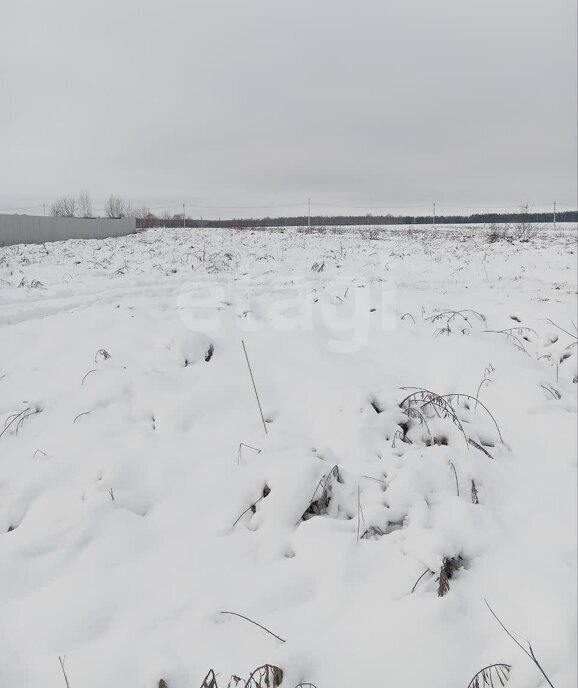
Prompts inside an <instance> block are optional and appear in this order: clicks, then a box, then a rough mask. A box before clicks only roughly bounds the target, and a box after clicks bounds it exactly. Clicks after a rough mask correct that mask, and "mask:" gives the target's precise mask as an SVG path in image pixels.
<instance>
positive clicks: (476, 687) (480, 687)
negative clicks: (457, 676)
mask: <svg viewBox="0 0 578 688" xmlns="http://www.w3.org/2000/svg"><path fill="white" fill-rule="evenodd" d="M511 668H512V667H511V666H510V665H509V664H504V663H503V662H500V663H498V664H489V665H488V666H486V667H484V668H483V669H480V671H478V673H477V674H476V675H475V676H474V678H473V679H472V680H471V681H470V682H469V683H468V688H486V686H490V688H494V686H497V685H498V684H497V682H496V683H494V679H496V681H499V682H500V685H501V686H505V685H506V683H507V682H508V680H509V678H510V669H511Z"/></svg>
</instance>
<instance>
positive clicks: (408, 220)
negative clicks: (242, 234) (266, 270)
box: [136, 210, 578, 229]
mask: <svg viewBox="0 0 578 688" xmlns="http://www.w3.org/2000/svg"><path fill="white" fill-rule="evenodd" d="M553 220H554V217H553V214H552V212H548V213H477V214H474V215H438V216H436V220H435V223H436V225H449V224H482V223H484V224H491V223H513V224H517V223H520V222H538V223H551V222H553ZM556 222H578V211H576V210H567V211H563V212H558V213H556ZM183 224H184V225H185V226H186V227H233V228H239V229H241V228H251V227H254V228H260V227H307V224H308V218H307V216H306V215H302V216H299V217H262V218H257V219H254V218H238V219H233V220H193V219H190V218H187V219H185V220H184V221H183V216H182V215H180V216H179V215H176V216H173V217H172V218H170V219H169V218H157V217H151V216H149V217H137V218H136V226H137V228H139V229H148V228H150V227H182V226H183ZM431 224H432V217H431V216H430V217H426V216H423V215H421V216H416V215H315V216H313V215H312V216H311V226H312V227H331V226H348V225H370V226H377V225H431Z"/></svg>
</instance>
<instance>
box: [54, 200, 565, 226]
mask: <svg viewBox="0 0 578 688" xmlns="http://www.w3.org/2000/svg"><path fill="white" fill-rule="evenodd" d="M555 207H556V204H555V203H554V208H555ZM42 212H43V213H44V217H46V203H43V204H42ZM554 217H556V211H554ZM554 224H556V220H554Z"/></svg>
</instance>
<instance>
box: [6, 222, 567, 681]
mask: <svg viewBox="0 0 578 688" xmlns="http://www.w3.org/2000/svg"><path fill="white" fill-rule="evenodd" d="M575 239H576V234H575V228H573V227H566V228H563V229H558V230H551V229H550V230H548V231H542V232H540V233H539V234H538V235H537V236H535V237H533V238H532V239H531V240H530V241H526V242H520V241H498V242H496V243H488V240H487V230H486V229H485V228H482V227H469V228H467V227H448V228H439V229H437V230H433V229H424V230H414V229H411V228H399V229H395V230H387V229H384V230H379V231H370V230H362V229H356V228H352V229H348V230H347V231H338V232H333V231H330V230H323V231H315V232H312V233H305V232H299V231H233V230H223V231H221V230H201V229H199V230H191V231H186V232H184V231H179V230H167V229H157V230H149V231H146V232H143V233H140V234H138V235H134V236H128V237H122V238H115V239H106V240H101V241H96V240H86V241H75V240H71V241H67V242H58V243H53V244H46V245H26V246H25V245H18V246H11V247H6V248H3V249H0V305H1V309H0V328H1V329H0V342H1V345H0V350H1V358H0V433H1V436H0V638H1V642H0V686H2V688H3V687H4V686H6V688H7V687H8V686H14V687H17V688H62V687H63V686H64V685H65V683H64V676H63V674H62V670H61V667H60V664H59V661H58V657H66V660H65V669H66V673H67V676H68V680H69V682H70V686H71V688H103V687H104V686H107V687H117V686H118V687H119V688H157V686H159V681H160V679H161V678H162V679H163V680H164V681H165V682H166V685H167V686H168V687H169V688H198V687H199V686H200V685H201V683H202V680H203V677H204V676H205V675H206V674H207V672H208V670H209V669H213V670H214V671H215V673H216V675H217V681H218V682H219V686H222V687H223V688H224V687H225V686H227V683H228V680H229V677H230V676H231V675H232V674H235V675H238V676H243V677H247V676H248V675H249V674H250V672H251V671H252V670H253V669H255V668H256V667H258V666H260V665H262V664H265V663H270V664H272V665H275V666H278V667H280V668H281V669H282V670H283V672H284V679H283V686H287V687H288V688H293V686H295V685H297V684H298V683H300V682H311V683H313V684H314V685H315V686H317V687H318V688H346V687H347V688H366V687H372V688H373V687H375V688H385V687H386V686H403V687H406V688H411V687H413V686H416V687H417V686H427V687H428V688H438V687H439V688H448V687H450V686H451V687H456V688H461V687H463V688H466V687H467V686H468V683H469V681H470V680H471V679H472V677H473V676H474V675H475V674H476V672H477V671H479V670H480V669H481V668H482V667H484V666H486V665H489V664H493V663H496V662H504V663H507V664H509V665H511V667H512V669H511V673H510V680H509V683H508V687H509V688H539V687H540V686H546V685H547V684H546V682H545V680H544V677H543V676H542V675H541V674H540V672H539V671H538V670H537V668H536V666H535V665H534V664H533V663H532V662H531V661H530V660H529V659H528V657H526V655H524V654H523V653H522V651H521V650H520V649H519V648H518V647H516V645H515V644H514V643H513V642H512V640H511V639H510V638H509V637H508V636H507V635H506V633H504V631H503V630H502V629H501V628H500V626H499V625H498V623H497V622H496V620H495V619H494V618H493V617H492V615H491V614H490V612H489V610H488V608H487V606H486V604H485V602H484V600H487V601H488V602H489V603H490V605H491V606H492V608H493V610H494V611H495V612H496V614H497V615H498V616H499V618H500V619H501V620H502V621H503V623H504V624H505V625H506V626H507V627H508V628H509V629H510V630H512V631H515V632H516V633H518V634H519V636H520V637H521V638H522V639H528V640H529V641H530V642H531V643H532V647H533V649H534V652H535V653H536V656H537V657H538V659H539V661H540V663H541V665H542V667H543V668H544V670H545V671H546V673H547V674H548V677H549V679H550V680H551V681H552V683H553V685H555V686H556V687H557V688H563V687H569V686H573V685H576V682H577V677H576V479H577V476H576V464H577V457H576V426H575V424H576V409H577V399H576V388H577V385H576V383H575V380H576V375H577V358H578V356H577V348H578V347H577V346H576V334H575V324H574V323H575V317H576V243H575ZM573 321H574V322H573ZM242 341H243V342H244V343H245V346H246V350H247V354H248V357H249V361H250V363H251V368H252V372H253V376H254V380H255V385H256V388H257V390H258V393H259V399H260V404H261V407H262V412H263V418H262V417H261V414H260V410H259V407H258V405H257V400H256V398H255V393H254V390H253V385H252V381H251V377H250V374H249V369H248V367H247V361H246V359H245V355H244V351H243V347H242V343H241V342H242ZM406 388H408V389H406ZM424 390H427V391H424ZM457 395H461V396H457ZM476 400H477V401H476ZM263 421H264V424H263ZM264 427H265V428H266V430H267V432H265V429H264ZM422 574H423V575H422ZM440 575H441V577H442V580H441V581H440ZM418 579H419V580H418ZM441 592H444V593H445V594H443V595H441V594H440V593H441ZM223 611H229V612H235V613H236V614H241V615H243V616H246V617H248V618H250V619H251V620H253V621H255V622H257V623H259V624H261V625H262V626H264V627H265V628H266V629H268V630H269V631H271V633H273V634H275V635H276V636H278V638H277V637H274V636H273V635H271V633H268V632H266V631H265V630H263V629H261V628H260V627H258V626H256V625H254V624H252V623H250V622H249V621H246V620H244V619H242V618H239V617H238V616H234V615H232V614H222V613H221V612H223ZM283 641H284V642H283Z"/></svg>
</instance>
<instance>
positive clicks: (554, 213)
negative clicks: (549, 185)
mask: <svg viewBox="0 0 578 688" xmlns="http://www.w3.org/2000/svg"><path fill="white" fill-rule="evenodd" d="M555 226H556V201H554V227H555Z"/></svg>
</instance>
